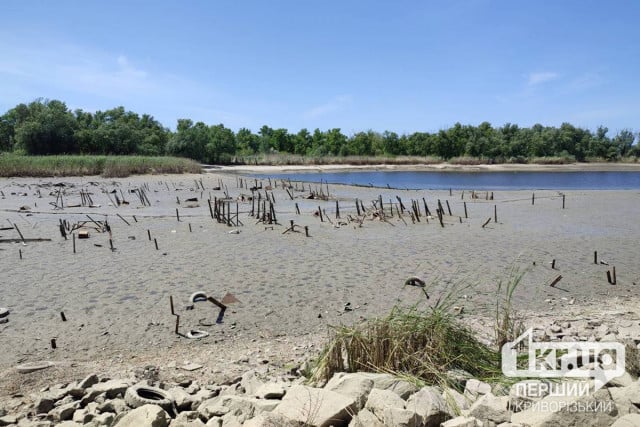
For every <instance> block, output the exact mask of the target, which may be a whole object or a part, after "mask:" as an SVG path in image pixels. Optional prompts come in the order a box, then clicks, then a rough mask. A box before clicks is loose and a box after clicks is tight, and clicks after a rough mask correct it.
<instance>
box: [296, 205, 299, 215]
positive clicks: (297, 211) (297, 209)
mask: <svg viewBox="0 0 640 427" xmlns="http://www.w3.org/2000/svg"><path fill="white" fill-rule="evenodd" d="M296 214H298V215H300V207H298V203H297V202H296Z"/></svg>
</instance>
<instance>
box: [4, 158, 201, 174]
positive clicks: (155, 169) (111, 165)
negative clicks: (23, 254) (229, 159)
mask: <svg viewBox="0 0 640 427" xmlns="http://www.w3.org/2000/svg"><path fill="white" fill-rule="evenodd" d="M201 171H202V168H201V166H200V165H199V164H198V163H196V162H194V161H193V160H189V159H184V158H178V157H145V156H21V155H15V154H2V155H0V176H2V177H26V176H29V177H51V176H85V175H102V176H103V177H106V178H115V177H127V176H130V175H143V174H167V173H169V174H179V173H200V172H201Z"/></svg>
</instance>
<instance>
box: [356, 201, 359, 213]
mask: <svg viewBox="0 0 640 427" xmlns="http://www.w3.org/2000/svg"><path fill="white" fill-rule="evenodd" d="M356 211H357V212H358V216H360V206H359V205H358V199H356Z"/></svg>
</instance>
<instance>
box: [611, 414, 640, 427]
mask: <svg viewBox="0 0 640 427" xmlns="http://www.w3.org/2000/svg"><path fill="white" fill-rule="evenodd" d="M611 427H640V414H627V415H623V416H622V417H620V418H618V419H617V420H616V422H615V423H613V424H612V425H611Z"/></svg>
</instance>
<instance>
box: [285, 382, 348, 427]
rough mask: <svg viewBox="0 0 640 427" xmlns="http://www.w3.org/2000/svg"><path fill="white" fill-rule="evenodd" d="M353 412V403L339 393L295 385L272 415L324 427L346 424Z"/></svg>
mask: <svg viewBox="0 0 640 427" xmlns="http://www.w3.org/2000/svg"><path fill="white" fill-rule="evenodd" d="M354 410H355V401H354V400H353V399H351V398H348V397H346V396H343V395H341V394H339V393H336V392H333V391H329V390H324V389H319V388H313V387H307V386H303V385H295V386H293V387H292V388H291V389H289V391H288V392H287V394H286V395H285V396H284V399H282V402H281V403H280V404H279V405H278V406H277V407H276V408H275V409H274V411H273V413H274V414H277V415H283V416H285V417H287V418H289V419H291V420H294V421H299V422H303V423H308V424H310V425H314V426H319V427H326V426H329V425H339V424H346V423H348V422H349V421H350V420H351V414H353V413H354Z"/></svg>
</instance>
